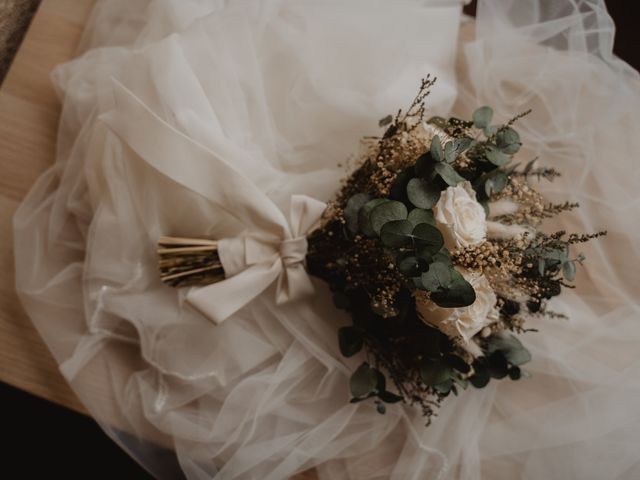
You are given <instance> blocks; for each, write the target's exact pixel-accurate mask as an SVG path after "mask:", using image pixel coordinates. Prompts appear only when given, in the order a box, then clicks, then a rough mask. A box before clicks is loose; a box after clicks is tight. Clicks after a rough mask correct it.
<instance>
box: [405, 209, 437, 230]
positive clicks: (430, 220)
mask: <svg viewBox="0 0 640 480" xmlns="http://www.w3.org/2000/svg"><path fill="white" fill-rule="evenodd" d="M407 220H409V221H410V222H411V223H412V224H413V226H414V227H416V226H418V225H420V224H421V223H426V224H428V225H431V226H433V227H435V226H436V219H435V218H434V216H433V212H432V211H431V210H425V209H423V208H414V209H413V210H411V211H410V212H409V216H408V217H407Z"/></svg>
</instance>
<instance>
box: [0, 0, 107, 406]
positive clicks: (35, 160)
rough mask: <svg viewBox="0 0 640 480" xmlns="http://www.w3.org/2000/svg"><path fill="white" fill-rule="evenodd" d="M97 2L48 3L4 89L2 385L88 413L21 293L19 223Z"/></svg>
mask: <svg viewBox="0 0 640 480" xmlns="http://www.w3.org/2000/svg"><path fill="white" fill-rule="evenodd" d="M94 2H95V0H43V1H42V4H41V5H40V8H39V10H38V12H37V13H36V16H35V17H34V20H33V23H32V24H31V27H30V28H29V31H28V32H27V35H26V37H25V39H24V42H23V44H22V46H21V48H20V50H19V51H18V54H17V55H16V57H15V60H14V62H13V65H12V66H11V69H10V70H9V72H8V74H7V76H6V78H5V80H4V83H3V85H2V88H1V89H0V245H1V246H2V247H1V248H0V380H1V381H3V382H6V383H8V384H10V385H13V386H15V387H17V388H20V389H22V390H25V391H27V392H29V393H31V394H33V395H37V396H39V397H42V398H45V399H47V400H50V401H52V402H55V403H57V404H59V405H62V406H65V407H67V408H70V409H73V410H75V411H77V412H81V413H86V410H85V408H84V407H83V406H82V404H81V403H80V401H79V400H78V399H77V397H76V396H75V394H74V393H73V392H72V391H71V389H70V388H69V386H68V384H67V382H66V381H65V379H64V378H63V377H62V375H61V373H60V372H59V370H58V365H57V363H56V361H55V360H54V359H53V356H52V355H51V353H49V350H48V349H47V347H46V346H45V344H44V342H43V340H42V339H41V338H40V335H39V334H38V333H37V332H36V330H35V328H34V327H33V325H32V323H31V321H30V320H29V318H28V317H27V315H26V314H25V312H24V310H23V309H22V307H21V306H20V303H19V301H18V298H17V296H16V293H15V279H14V260H13V247H12V245H13V229H12V226H11V222H12V217H13V214H14V212H15V211H16V209H17V207H18V205H19V203H20V202H21V201H22V198H23V197H24V196H25V195H26V193H27V191H28V190H29V188H30V187H31V185H32V184H33V183H34V182H35V180H36V178H37V177H38V176H39V175H40V174H41V173H42V172H43V171H44V170H46V169H47V168H48V167H49V166H50V165H51V164H52V163H53V161H54V152H55V141H56V132H57V129H58V117H59V115H60V103H59V102H58V99H57V97H56V94H55V92H54V90H53V86H52V85H51V82H50V81H49V72H51V70H52V69H53V67H54V66H55V65H56V64H58V63H61V62H64V61H66V60H68V59H70V58H72V57H73V55H74V53H75V50H76V46H77V45H78V42H79V40H80V35H81V34H82V30H83V27H84V24H85V22H86V20H87V18H88V16H89V13H90V12H91V8H92V7H93V4H94Z"/></svg>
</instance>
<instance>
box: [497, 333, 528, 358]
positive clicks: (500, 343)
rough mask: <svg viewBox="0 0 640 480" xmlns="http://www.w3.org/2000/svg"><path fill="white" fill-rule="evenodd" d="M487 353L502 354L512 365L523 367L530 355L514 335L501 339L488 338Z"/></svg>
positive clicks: (500, 337) (499, 337) (498, 337)
mask: <svg viewBox="0 0 640 480" xmlns="http://www.w3.org/2000/svg"><path fill="white" fill-rule="evenodd" d="M488 345H489V349H488V350H489V353H493V352H496V351H500V352H502V354H503V355H504V357H505V358H506V359H507V360H508V361H509V363H511V364H512V365H523V364H525V363H527V362H529V361H530V360H531V353H529V350H527V349H526V348H525V347H524V345H522V342H520V340H518V338H517V337H516V336H515V335H509V336H508V337H502V336H498V335H494V336H492V337H490V338H489V342H488Z"/></svg>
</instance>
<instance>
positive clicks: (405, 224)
mask: <svg viewBox="0 0 640 480" xmlns="http://www.w3.org/2000/svg"><path fill="white" fill-rule="evenodd" d="M412 231H413V224H412V223H411V222H410V221H409V220H392V221H390V222H387V223H385V224H384V225H383V226H382V229H381V230H380V240H382V243H383V245H385V246H387V247H394V248H397V247H402V246H404V245H406V244H407V243H409V242H410V241H411V232H412Z"/></svg>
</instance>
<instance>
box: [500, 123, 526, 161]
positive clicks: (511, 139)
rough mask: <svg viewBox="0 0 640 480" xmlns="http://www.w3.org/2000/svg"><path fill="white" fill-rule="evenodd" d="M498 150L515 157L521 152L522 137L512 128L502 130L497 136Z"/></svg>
mask: <svg viewBox="0 0 640 480" xmlns="http://www.w3.org/2000/svg"><path fill="white" fill-rule="evenodd" d="M496 144H497V145H498V148H499V149H500V150H501V151H502V152H503V153H506V154H507V155H513V154H514V153H517V152H518V150H520V146H521V145H522V144H521V143H520V135H519V134H518V132H516V131H515V130H514V129H513V128H511V127H506V128H503V129H501V130H500V131H499V132H498V133H497V135H496Z"/></svg>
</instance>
